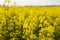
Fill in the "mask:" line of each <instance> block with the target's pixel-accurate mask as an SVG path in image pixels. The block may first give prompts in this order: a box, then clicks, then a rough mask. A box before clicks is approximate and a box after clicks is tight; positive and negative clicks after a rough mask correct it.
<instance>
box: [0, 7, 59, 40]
mask: <svg viewBox="0 0 60 40" xmlns="http://www.w3.org/2000/svg"><path fill="white" fill-rule="evenodd" d="M0 40H60V6H10V7H8V6H0Z"/></svg>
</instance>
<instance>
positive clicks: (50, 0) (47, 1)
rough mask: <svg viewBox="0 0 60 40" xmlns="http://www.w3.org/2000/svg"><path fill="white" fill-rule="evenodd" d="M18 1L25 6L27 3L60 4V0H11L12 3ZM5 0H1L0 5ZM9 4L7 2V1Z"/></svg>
mask: <svg viewBox="0 0 60 40" xmlns="http://www.w3.org/2000/svg"><path fill="white" fill-rule="evenodd" d="M14 2H16V4H17V5H18V6H19V5H20V6H25V5H36V6H37V5H60V0H11V3H10V5H13V3H14ZM3 3H4V0H0V5H3ZM6 4H7V3H6Z"/></svg>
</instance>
